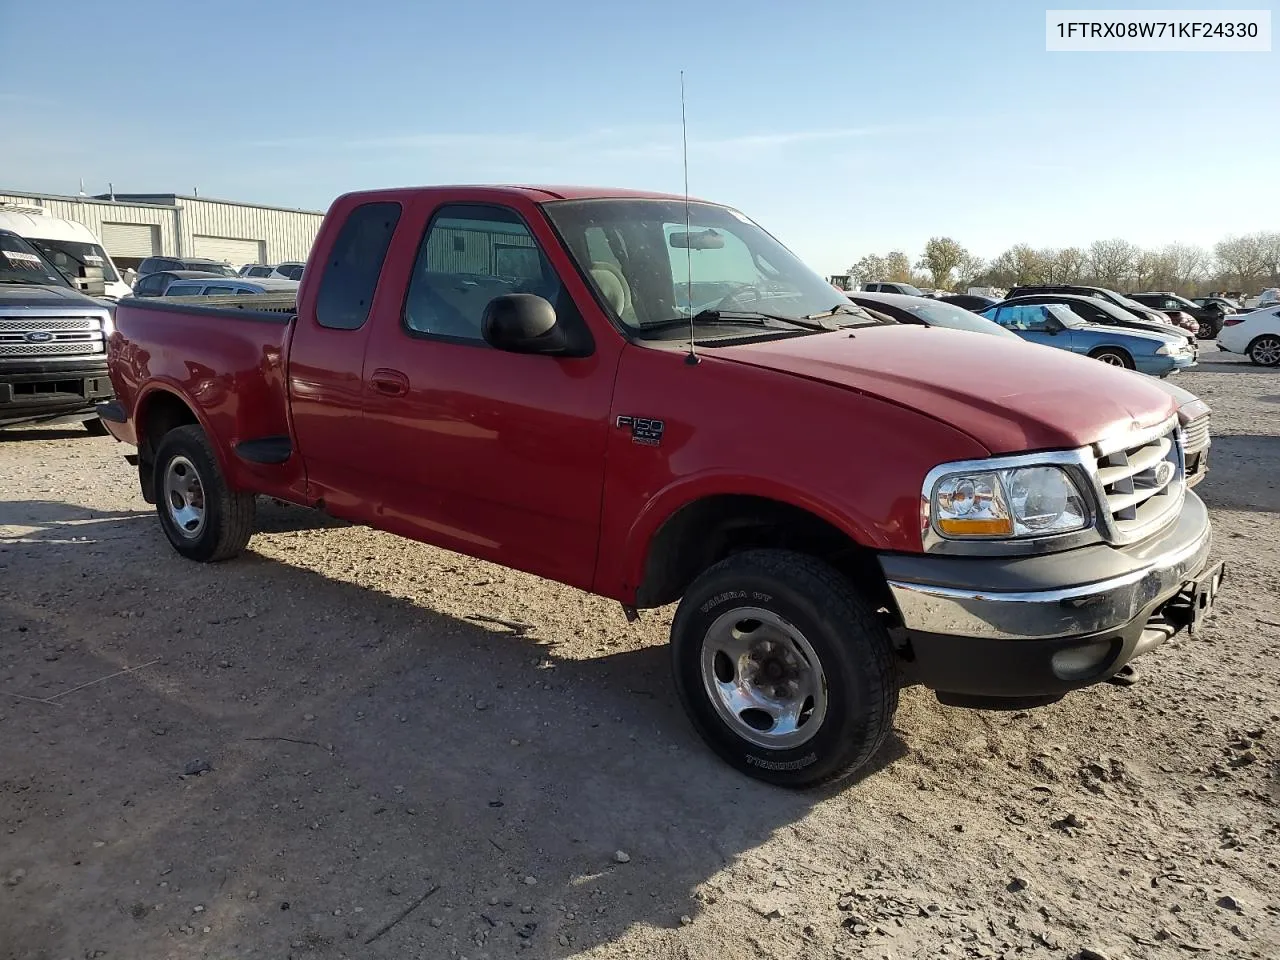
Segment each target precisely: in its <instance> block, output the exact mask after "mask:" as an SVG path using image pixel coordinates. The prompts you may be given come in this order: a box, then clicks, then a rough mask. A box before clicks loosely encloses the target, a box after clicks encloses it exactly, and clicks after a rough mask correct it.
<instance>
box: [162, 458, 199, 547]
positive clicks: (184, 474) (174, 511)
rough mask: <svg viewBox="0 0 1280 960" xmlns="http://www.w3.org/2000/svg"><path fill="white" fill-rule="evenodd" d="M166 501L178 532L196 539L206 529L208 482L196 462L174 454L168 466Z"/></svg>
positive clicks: (165, 474)
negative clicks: (205, 505) (206, 482)
mask: <svg viewBox="0 0 1280 960" xmlns="http://www.w3.org/2000/svg"><path fill="white" fill-rule="evenodd" d="M164 503H165V507H166V508H167V509H168V511H169V519H170V520H172V521H173V525H174V527H176V528H177V530H178V533H179V534H180V535H181V536H183V537H185V538H186V539H188V540H194V539H195V538H196V537H198V536H200V534H201V532H202V531H203V530H204V520H205V507H204V486H203V485H202V484H201V483H200V474H199V473H197V472H196V467H195V464H193V463H192V462H191V461H190V460H188V459H187V458H186V457H174V458H173V459H172V460H170V461H169V465H168V466H167V467H165V470H164Z"/></svg>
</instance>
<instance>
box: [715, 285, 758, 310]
mask: <svg viewBox="0 0 1280 960" xmlns="http://www.w3.org/2000/svg"><path fill="white" fill-rule="evenodd" d="M748 292H750V293H754V294H755V296H754V297H751V298H749V299H751V300H756V301H759V300H763V299H764V291H763V290H761V289H760V288H759V287H757V286H756V285H755V284H754V283H740V284H738V285H737V287H736V288H735V289H734V290H733V291H732V292H730V293H729V294H727V295H726V296H725V297H724V299H722V300H721V301H720V302H719V303H717V304H716V309H717V310H728V309H730V308H731V307H733V306H734V305H735V304H736V305H738V306H741V305H742V295H743V294H744V293H748Z"/></svg>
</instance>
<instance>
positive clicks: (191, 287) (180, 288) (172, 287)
mask: <svg viewBox="0 0 1280 960" xmlns="http://www.w3.org/2000/svg"><path fill="white" fill-rule="evenodd" d="M202 289H204V288H203V287H201V286H200V284H198V283H171V284H169V288H168V289H167V290H165V292H164V295H165V296H166V297H198V296H200V291H201V290H202Z"/></svg>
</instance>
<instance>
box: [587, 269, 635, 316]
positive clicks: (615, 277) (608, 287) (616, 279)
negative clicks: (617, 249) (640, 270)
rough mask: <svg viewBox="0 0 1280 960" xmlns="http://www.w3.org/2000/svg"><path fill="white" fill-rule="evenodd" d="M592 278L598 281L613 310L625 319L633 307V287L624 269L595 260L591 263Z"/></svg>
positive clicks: (602, 293) (598, 285) (601, 291)
mask: <svg viewBox="0 0 1280 960" xmlns="http://www.w3.org/2000/svg"><path fill="white" fill-rule="evenodd" d="M590 270H591V279H593V280H594V281H595V282H596V286H597V287H598V288H599V290H600V293H601V295H602V296H603V297H604V299H605V302H606V303H608V304H609V306H610V307H612V308H613V312H614V313H616V314H617V315H618V316H620V317H622V318H623V319H627V314H628V312H629V311H630V309H631V287H630V286H628V284H627V281H626V279H625V278H624V277H623V276H622V271H621V270H619V269H618V268H617V267H615V266H614V265H613V264H612V263H605V262H603V261H601V260H594V261H592V263H591V267H590Z"/></svg>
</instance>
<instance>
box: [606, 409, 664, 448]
mask: <svg viewBox="0 0 1280 960" xmlns="http://www.w3.org/2000/svg"><path fill="white" fill-rule="evenodd" d="M617 425H618V427H619V428H620V429H623V430H626V429H630V430H631V442H632V443H640V444H644V446H646V447H656V446H658V445H659V444H660V443H662V433H663V431H664V430H666V424H665V423H663V422H662V421H661V420H653V419H651V418H649V417H628V416H621V417H618V420H617Z"/></svg>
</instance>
